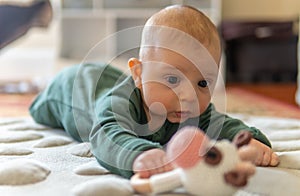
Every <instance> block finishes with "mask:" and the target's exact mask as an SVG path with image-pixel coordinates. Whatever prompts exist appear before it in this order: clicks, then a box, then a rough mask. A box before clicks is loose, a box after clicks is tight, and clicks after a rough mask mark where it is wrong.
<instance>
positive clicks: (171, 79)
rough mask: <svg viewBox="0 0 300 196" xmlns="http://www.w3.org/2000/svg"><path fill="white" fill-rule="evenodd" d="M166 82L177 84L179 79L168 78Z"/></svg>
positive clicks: (174, 77)
mask: <svg viewBox="0 0 300 196" xmlns="http://www.w3.org/2000/svg"><path fill="white" fill-rule="evenodd" d="M167 81H168V83H170V84H177V83H178V82H179V78H178V77H176V76H168V77H167Z"/></svg>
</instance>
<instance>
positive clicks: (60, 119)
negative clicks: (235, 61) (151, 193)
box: [30, 5, 278, 178]
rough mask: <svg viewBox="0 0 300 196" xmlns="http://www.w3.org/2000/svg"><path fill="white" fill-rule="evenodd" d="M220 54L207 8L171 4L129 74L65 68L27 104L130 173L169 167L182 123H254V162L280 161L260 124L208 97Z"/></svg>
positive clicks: (219, 126)
mask: <svg viewBox="0 0 300 196" xmlns="http://www.w3.org/2000/svg"><path fill="white" fill-rule="evenodd" d="M220 57H221V46H220V38H219V36H218V32H217V30H216V27H215V26H214V25H213V24H212V22H211V21H210V20H209V19H208V18H207V17H206V16H205V15H204V14H203V13H201V12H200V11H198V10H196V9H194V8H192V7H188V6H179V5H177V6H171V7H167V8H165V9H163V10H161V11H159V12H158V13H156V14H154V15H153V16H152V17H151V18H150V19H149V20H148V21H147V23H146V25H145V27H144V29H143V33H142V42H141V47H140V55H139V59H137V58H131V59H129V61H128V65H129V67H130V72H131V75H130V76H126V75H125V74H123V73H122V72H121V71H119V70H117V69H116V68H114V67H112V66H110V65H107V64H102V65H100V64H83V65H78V66H72V67H70V68H66V69H65V70H63V71H62V72H61V73H59V74H58V75H57V76H56V77H55V78H54V80H53V81H52V83H51V84H50V85H49V86H48V87H47V88H46V89H45V90H44V91H43V92H42V93H41V94H40V95H39V96H38V97H37V98H36V99H35V101H34V102H33V103H32V105H31V107H30V112H31V115H32V117H33V118H34V119H35V120H36V121H37V122H39V123H42V124H46V125H49V126H52V127H59V128H63V129H65V130H66V131H67V132H68V133H69V134H70V135H71V136H72V137H73V138H74V139H76V140H78V141H86V142H90V143H91V146H92V152H93V154H94V156H95V158H96V159H97V160H98V162H99V163H100V164H101V165H103V166H104V167H106V168H107V169H108V170H110V171H111V172H112V173H115V174H118V175H122V176H124V177H127V178H129V177H131V176H132V175H133V174H134V173H139V174H140V177H142V178H146V177H149V176H151V175H153V174H157V173H162V172H166V171H170V170H172V169H173V168H172V166H171V164H170V160H167V159H166V154H165V151H164V146H165V145H166V144H167V143H168V141H169V140H170V139H171V137H172V136H173V135H174V134H175V133H176V132H177V130H179V129H180V128H181V127H184V126H197V127H199V128H201V129H202V130H204V131H205V132H206V134H207V135H208V136H210V137H212V138H215V139H229V140H232V139H233V138H234V136H235V135H236V134H237V133H238V132H240V131H242V130H247V131H250V132H251V133H252V136H253V139H252V140H251V142H250V144H249V145H251V146H254V147H256V148H257V154H258V155H257V158H256V160H255V164H256V165H259V166H276V165H277V164H278V157H277V156H276V154H275V153H274V152H273V151H272V150H271V148H270V146H271V145H270V143H269V141H268V139H267V138H266V137H265V136H264V135H263V134H262V133H261V132H260V131H259V130H258V129H256V128H254V127H248V126H246V125H245V124H244V123H243V122H241V121H240V120H238V119H233V118H231V117H229V116H227V115H225V114H222V113H219V112H217V111H216V109H215V107H214V105H213V104H212V103H211V97H212V92H213V90H214V87H215V84H216V80H217V76H218V68H219V67H218V65H219V62H220Z"/></svg>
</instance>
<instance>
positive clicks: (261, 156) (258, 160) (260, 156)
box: [255, 152, 264, 166]
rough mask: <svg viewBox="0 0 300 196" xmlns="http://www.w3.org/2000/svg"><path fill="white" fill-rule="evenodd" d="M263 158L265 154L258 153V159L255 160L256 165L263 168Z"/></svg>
mask: <svg viewBox="0 0 300 196" xmlns="http://www.w3.org/2000/svg"><path fill="white" fill-rule="evenodd" d="M263 157H264V155H263V153H262V152H258V153H257V157H256V159H255V165H257V166H261V165H262V162H263Z"/></svg>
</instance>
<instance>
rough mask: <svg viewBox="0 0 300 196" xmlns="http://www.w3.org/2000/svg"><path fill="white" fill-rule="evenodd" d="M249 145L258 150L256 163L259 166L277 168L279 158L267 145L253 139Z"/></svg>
mask: <svg viewBox="0 0 300 196" xmlns="http://www.w3.org/2000/svg"><path fill="white" fill-rule="evenodd" d="M249 145H250V146H253V147H255V148H256V149H257V157H256V159H255V161H254V163H255V164H256V165H257V166H277V165H278V164H279V158H278V156H277V155H276V153H274V152H273V151H272V149H271V148H269V147H268V146H267V145H265V144H263V143H261V142H260V141H258V140H256V139H251V141H250V143H249Z"/></svg>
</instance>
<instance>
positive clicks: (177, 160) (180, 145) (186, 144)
mask: <svg viewBox="0 0 300 196" xmlns="http://www.w3.org/2000/svg"><path fill="white" fill-rule="evenodd" d="M208 143H209V139H208V138H207V137H206V136H205V134H204V132H203V131H202V130H200V129H199V128H197V127H191V126H187V127H184V128H182V129H181V130H179V131H178V132H177V133H176V134H175V135H174V136H173V138H172V139H171V141H170V142H169V144H168V146H167V156H168V159H169V160H170V161H171V162H172V163H173V164H174V165H175V166H176V167H181V168H190V167H193V166H194V165H195V164H196V163H197V162H198V161H199V160H201V159H202V156H203V155H204V154H205V153H206V150H207V145H208Z"/></svg>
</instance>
